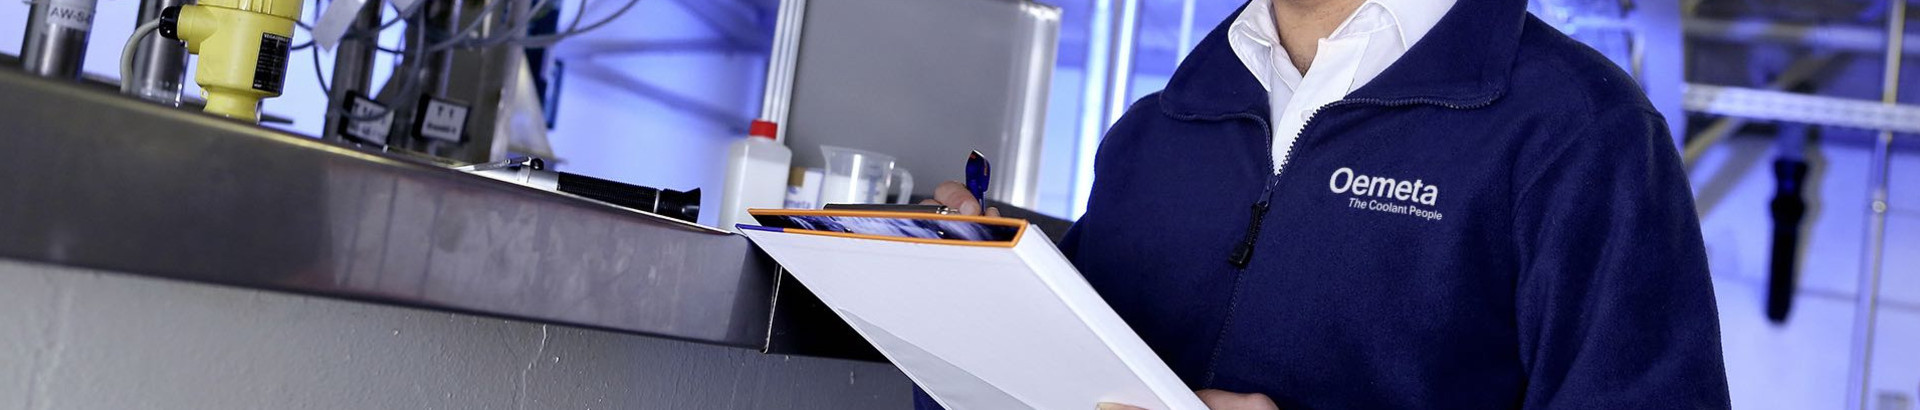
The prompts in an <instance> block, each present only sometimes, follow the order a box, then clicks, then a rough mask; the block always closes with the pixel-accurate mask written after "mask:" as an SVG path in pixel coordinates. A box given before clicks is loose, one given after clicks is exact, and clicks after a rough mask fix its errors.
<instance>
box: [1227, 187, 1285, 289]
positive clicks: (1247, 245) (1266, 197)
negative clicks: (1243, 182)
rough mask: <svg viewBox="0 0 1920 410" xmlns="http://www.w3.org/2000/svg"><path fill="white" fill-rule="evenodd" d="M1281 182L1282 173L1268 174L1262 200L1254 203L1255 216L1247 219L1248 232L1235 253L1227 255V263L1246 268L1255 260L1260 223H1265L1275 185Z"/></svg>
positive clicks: (1235, 249) (1261, 192)
mask: <svg viewBox="0 0 1920 410" xmlns="http://www.w3.org/2000/svg"><path fill="white" fill-rule="evenodd" d="M1279 184H1280V174H1278V173H1275V174H1273V175H1269V176H1267V189H1264V190H1261V191H1260V200H1259V201H1254V203H1253V216H1252V217H1251V218H1249V219H1248V220H1247V234H1246V236H1244V237H1241V238H1240V245H1238V246H1234V247H1233V254H1231V255H1227V263H1231V264H1233V267H1235V268H1239V269H1246V268H1247V264H1248V263H1252V262H1253V245H1254V243H1255V242H1259V241H1260V225H1263V224H1265V222H1266V220H1267V219H1266V218H1267V208H1268V207H1270V206H1272V204H1271V203H1270V202H1271V201H1273V187H1274V186H1275V185H1279Z"/></svg>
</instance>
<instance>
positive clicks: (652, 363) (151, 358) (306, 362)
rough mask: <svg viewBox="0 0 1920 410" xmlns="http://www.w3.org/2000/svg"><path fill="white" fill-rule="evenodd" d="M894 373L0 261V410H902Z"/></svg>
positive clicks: (880, 367)
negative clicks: (779, 409) (861, 409)
mask: <svg viewBox="0 0 1920 410" xmlns="http://www.w3.org/2000/svg"><path fill="white" fill-rule="evenodd" d="M908 394H909V384H908V382H907V379H906V378H905V377H904V376H903V375H901V374H900V372H899V371H898V370H895V369H894V368H893V367H892V366H889V365H885V364H874V363H864V362H853V361H844V360H833V359H819V358H808V357H789V356H780V355H762V354H759V353H757V352H753V351H750V350H745V349H737V348H726V347H716V346H707V345H699V344H692V343H686V342H678V341H669V340H662V339H654V338H647V337H641V336H632V335H624V334H616V333H611V332H603V331H593V330H582V329H575V328H568V327H560V326H547V325H540V324H534V323H525V322H516V321H509V320H501V319H492V318H483V317H476V316H469V315H459V314H450V313H441V312H433V311H427V310H419V309H409V308H399V307H389V306H381V305H373V304H367V303H359V302H349V301H341V300H332V299H324V298H315V297H307V296H298V295H288V294H281V293H271V292H261V291H254V290H246V289H238V288H228V287H220V286H210V285H202V284H193V283H185V282H176V281H169V280H159V279H149V278H143V277H134V276H128V275H120V274H112V273H102V272H96V271H87V270H81V269H73V268H66V267H57V266H48V265H38V264H27V263H21V262H16V261H9V260H0V409H148V408H158V409H259V408H274V409H298V408H312V409H353V408H395V409H398V408H422V409H431V408H455V409H500V408H567V409H588V408H599V409H761V408H793V409H857V408H907V407H908V406H909V405H910V398H909V396H908Z"/></svg>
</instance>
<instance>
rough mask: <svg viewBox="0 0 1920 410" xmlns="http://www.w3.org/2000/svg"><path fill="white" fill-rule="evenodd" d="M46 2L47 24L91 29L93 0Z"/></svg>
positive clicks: (53, 0) (56, 0)
mask: <svg viewBox="0 0 1920 410" xmlns="http://www.w3.org/2000/svg"><path fill="white" fill-rule="evenodd" d="M46 4H47V24H51V25H54V26H56V27H65V28H70V29H75V30H92V29H93V8H94V4H95V2H94V1H93V0H52V1H48V2H46Z"/></svg>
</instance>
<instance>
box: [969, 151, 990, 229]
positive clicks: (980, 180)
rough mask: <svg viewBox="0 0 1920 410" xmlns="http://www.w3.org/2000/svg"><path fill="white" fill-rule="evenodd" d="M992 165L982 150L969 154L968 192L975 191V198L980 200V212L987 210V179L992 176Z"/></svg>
mask: <svg viewBox="0 0 1920 410" xmlns="http://www.w3.org/2000/svg"><path fill="white" fill-rule="evenodd" d="M990 168H991V166H990V165H987V157H986V156H985V155H980V151H973V153H970V154H967V192H972V193H973V199H976V200H979V201H980V213H983V214H984V213H986V212H987V181H988V180H989V179H991V178H990V177H991V176H992V175H991V172H990Z"/></svg>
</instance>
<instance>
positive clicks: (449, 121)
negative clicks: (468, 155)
mask: <svg viewBox="0 0 1920 410" xmlns="http://www.w3.org/2000/svg"><path fill="white" fill-rule="evenodd" d="M466 129H467V106H465V105H460V104H455V103H454V102H452V101H447V100H442V99H438V98H429V99H427V101H426V104H425V105H424V106H423V107H421V110H420V136H422V137H427V138H432V139H437V140H442V141H451V142H460V140H461V139H463V138H462V137H461V136H462V135H465V133H466Z"/></svg>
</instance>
